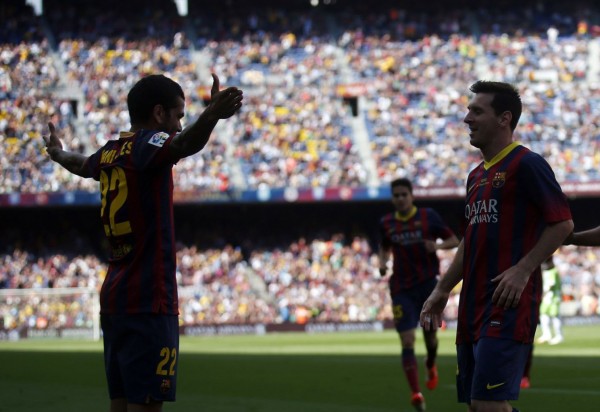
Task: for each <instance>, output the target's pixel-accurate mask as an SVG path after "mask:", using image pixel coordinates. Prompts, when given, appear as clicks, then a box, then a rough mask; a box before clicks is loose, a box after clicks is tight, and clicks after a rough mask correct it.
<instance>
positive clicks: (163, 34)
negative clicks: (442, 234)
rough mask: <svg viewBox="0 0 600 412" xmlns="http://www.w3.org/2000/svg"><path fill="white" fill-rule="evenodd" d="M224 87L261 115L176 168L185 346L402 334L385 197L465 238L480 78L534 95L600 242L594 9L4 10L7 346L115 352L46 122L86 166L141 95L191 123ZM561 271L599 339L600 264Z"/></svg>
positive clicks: (89, 241)
mask: <svg viewBox="0 0 600 412" xmlns="http://www.w3.org/2000/svg"><path fill="white" fill-rule="evenodd" d="M211 72H214V73H216V74H218V75H219V77H220V80H221V84H222V85H223V86H237V87H240V88H241V89H243V91H244V106H243V108H242V109H241V111H240V113H238V114H237V115H236V116H235V117H233V118H232V119H230V120H227V121H225V122H222V123H221V124H219V126H218V127H217V129H216V130H215V132H214V133H213V136H212V138H211V141H210V142H209V144H208V145H207V146H206V148H205V149H204V150H203V151H202V152H200V153H199V154H197V155H195V156H192V157H189V158H186V159H183V160H181V161H180V162H179V163H178V164H177V165H176V166H175V168H174V180H175V202H176V204H175V219H176V225H177V227H176V236H177V239H178V252H177V258H178V266H179V267H178V273H177V276H178V281H179V285H180V309H181V316H180V322H181V332H182V333H183V334H192V335H193V334H219V333H265V332H270V331H283V330H295V331H311V330H354V329H355V330H381V329H385V328H389V327H390V326H391V311H390V307H389V306H390V305H389V296H388V289H387V280H386V279H385V278H383V279H382V278H380V277H379V275H378V271H377V269H378V267H379V266H378V264H379V263H378V261H377V257H376V254H377V241H378V239H377V233H378V232H377V231H378V221H379V218H380V217H381V216H382V215H383V214H385V213H387V212H389V211H391V210H392V205H391V202H390V191H389V182H390V181H391V180H392V179H394V178H396V177H408V178H410V179H411V180H412V181H413V183H414V185H415V195H416V199H417V205H418V206H430V207H433V208H435V209H436V210H437V211H438V212H439V213H440V214H441V215H442V216H443V217H444V218H445V220H446V222H448V224H449V225H450V226H451V227H452V228H453V230H455V232H456V234H457V235H458V236H459V237H460V235H461V229H462V220H463V212H462V209H463V204H462V199H463V196H464V192H465V190H464V182H465V179H466V176H467V174H468V172H469V171H470V170H471V169H472V168H473V167H475V165H477V164H478V163H479V162H480V161H481V158H480V155H479V152H478V151H477V150H475V149H474V148H473V147H471V146H470V144H469V141H468V133H467V129H466V127H465V125H464V123H463V122H462V119H463V117H464V115H465V114H466V104H467V102H468V99H469V92H468V87H469V86H470V85H471V84H472V83H473V82H475V81H476V80H478V79H486V80H501V81H507V82H511V83H514V84H515V85H517V86H518V88H519V90H520V93H521V96H522V99H523V102H524V113H523V115H522V118H521V121H520V125H519V127H518V128H517V133H516V135H517V139H518V140H519V141H520V142H522V143H523V144H524V145H526V146H527V147H529V148H531V149H532V150H534V151H536V152H538V153H540V154H541V155H542V156H544V157H545V158H546V160H547V161H548V162H549V163H550V165H551V166H552V167H553V170H554V172H555V174H556V176H557V179H558V181H559V182H560V184H561V186H562V187H563V190H564V191H565V192H566V193H567V195H568V196H569V200H570V204H571V207H572V212H573V216H574V220H575V224H576V229H577V230H581V229H585V228H590V227H593V226H596V225H598V224H600V217H598V214H597V210H598V207H599V206H600V201H599V199H598V197H599V196H600V150H599V142H600V6H598V3H597V2H595V1H591V0H590V1H584V0H573V1H569V2H564V1H554V0H546V1H543V2H542V1H532V0H519V1H514V0H496V1H487V0H478V1H471V0H455V1H452V2H446V1H442V0H438V1H428V2H417V3H415V2H412V1H400V0H397V1H385V0H374V1H370V2H364V1H360V0H357V1H355V0H286V1H276V0H270V1H269V0H255V1H242V0H221V1H201V0H197V1H189V2H186V1H171V0H143V1H141V0H131V1H116V0H104V1H92V0H60V1H59V0H43V1H42V0H38V1H35V0H33V1H19V0H3V1H2V3H1V4H0V164H1V174H0V234H1V235H0V339H23V338H28V337H40V336H50V337H54V336H56V337H62V336H69V337H73V336H81V337H93V338H97V337H98V333H99V332H98V323H97V310H98V307H97V292H98V290H99V287H100V285H101V283H102V281H103V278H104V274H105V272H106V267H107V248H106V245H105V243H104V240H103V234H102V231H101V229H102V228H101V225H100V219H99V201H100V196H99V191H98V185H97V182H95V181H93V180H91V179H88V180H85V179H81V178H78V177H76V176H73V175H71V174H69V173H68V172H66V170H64V169H61V168H60V167H58V166H57V165H56V164H54V163H52V162H51V161H49V159H48V157H47V155H46V154H45V151H44V149H43V147H44V143H43V140H42V135H43V134H45V133H47V123H48V121H52V122H54V124H55V125H56V126H57V128H58V130H59V133H60V136H61V137H62V139H63V142H64V143H65V144H66V146H67V147H68V149H70V150H72V151H77V152H80V153H82V154H91V153H93V152H94V151H95V150H97V149H98V148H99V147H100V146H102V145H103V144H104V143H105V142H106V141H107V140H109V139H112V138H115V136H117V134H118V132H119V131H120V130H128V128H129V116H128V113H127V107H126V93H127V92H128V90H129V89H130V87H131V86H132V85H133V84H134V83H135V82H136V81H137V80H138V79H139V78H140V77H142V76H144V75H147V74H150V73H164V74H165V75H167V76H169V77H171V78H173V79H174V80H176V81H178V82H179V83H180V84H181V85H182V87H183V89H184V91H185V93H186V112H187V113H186V117H185V119H184V122H183V123H184V125H185V124H186V123H189V122H191V121H193V120H194V119H195V118H196V116H197V115H198V114H199V113H200V112H201V111H202V110H203V108H204V107H205V104H206V102H207V99H208V98H209V97H210V85H211V82H212V79H211V76H210V73H211ZM453 253H454V251H449V252H445V253H443V254H442V253H440V258H441V260H442V273H443V272H444V271H445V268H446V267H447V265H448V264H449V261H450V259H452V256H453ZM555 262H556V264H557V267H558V269H559V272H560V274H561V277H562V293H563V304H562V306H561V311H562V316H563V319H564V321H565V323H567V324H581V323H600V321H599V319H600V318H599V315H600V308H599V306H598V299H599V297H600V253H599V250H598V249H595V248H574V247H563V248H561V249H560V250H559V251H558V252H557V254H556V256H555ZM457 299H458V296H457V295H454V296H453V297H452V298H451V300H450V302H449V305H448V307H447V310H446V320H447V323H448V325H449V326H450V327H451V326H452V324H453V321H454V319H455V314H456V307H457V303H458V300H457Z"/></svg>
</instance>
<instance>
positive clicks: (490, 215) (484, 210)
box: [465, 199, 498, 225]
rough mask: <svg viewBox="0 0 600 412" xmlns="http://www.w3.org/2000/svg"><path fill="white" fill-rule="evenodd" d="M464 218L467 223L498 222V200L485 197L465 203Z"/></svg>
mask: <svg viewBox="0 0 600 412" xmlns="http://www.w3.org/2000/svg"><path fill="white" fill-rule="evenodd" d="M465 218H466V219H467V220H468V221H469V225H476V224H479V223H498V201H497V200H496V199H486V200H478V201H476V202H473V203H469V204H467V205H465Z"/></svg>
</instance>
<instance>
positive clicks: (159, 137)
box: [148, 132, 169, 147]
mask: <svg viewBox="0 0 600 412" xmlns="http://www.w3.org/2000/svg"><path fill="white" fill-rule="evenodd" d="M168 138H169V135H168V134H167V133H165V132H158V133H155V134H154V135H152V137H151V138H150V140H148V143H150V144H151V145H154V146H157V147H163V145H164V144H165V142H166V141H167V139H168Z"/></svg>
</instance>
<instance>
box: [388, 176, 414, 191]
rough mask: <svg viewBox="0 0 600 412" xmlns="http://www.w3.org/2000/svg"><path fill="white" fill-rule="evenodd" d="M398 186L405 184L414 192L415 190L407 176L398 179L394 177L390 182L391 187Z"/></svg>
mask: <svg viewBox="0 0 600 412" xmlns="http://www.w3.org/2000/svg"><path fill="white" fill-rule="evenodd" d="M397 186H404V187H406V188H408V191H409V192H410V193H411V194H412V192H413V187H412V183H411V182H410V180H408V179H407V178H405V177H399V178H397V179H394V180H392V181H391V183H390V188H392V190H393V189H394V188H395V187H397Z"/></svg>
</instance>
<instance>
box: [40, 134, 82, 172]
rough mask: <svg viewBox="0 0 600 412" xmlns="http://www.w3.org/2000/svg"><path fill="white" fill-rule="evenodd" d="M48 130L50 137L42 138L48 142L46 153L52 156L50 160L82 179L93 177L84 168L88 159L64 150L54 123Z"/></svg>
mask: <svg viewBox="0 0 600 412" xmlns="http://www.w3.org/2000/svg"><path fill="white" fill-rule="evenodd" d="M48 128H49V129H50V135H49V136H42V138H43V139H44V142H46V151H47V152H48V155H50V159H52V160H54V161H55V162H56V163H58V164H60V165H61V166H62V167H64V168H65V169H67V170H68V171H69V172H71V173H73V174H76V175H78V176H81V177H91V175H90V174H89V173H88V171H87V170H85V169H84V168H83V165H84V164H85V161H86V160H87V158H88V157H87V156H84V155H82V154H80V153H75V152H67V151H65V150H63V145H62V142H61V141H60V139H59V138H58V136H57V135H56V128H55V127H54V124H53V123H52V122H50V123H48Z"/></svg>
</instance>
